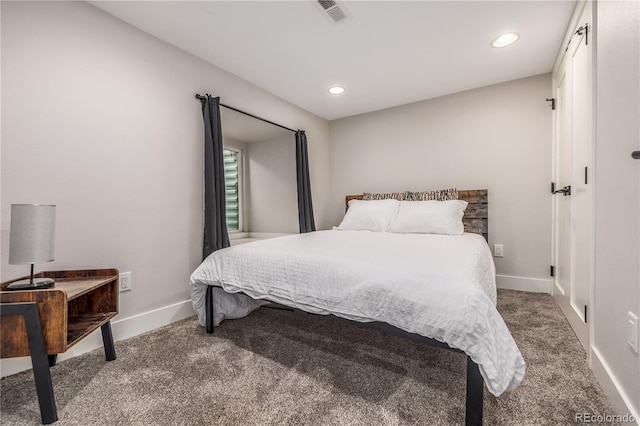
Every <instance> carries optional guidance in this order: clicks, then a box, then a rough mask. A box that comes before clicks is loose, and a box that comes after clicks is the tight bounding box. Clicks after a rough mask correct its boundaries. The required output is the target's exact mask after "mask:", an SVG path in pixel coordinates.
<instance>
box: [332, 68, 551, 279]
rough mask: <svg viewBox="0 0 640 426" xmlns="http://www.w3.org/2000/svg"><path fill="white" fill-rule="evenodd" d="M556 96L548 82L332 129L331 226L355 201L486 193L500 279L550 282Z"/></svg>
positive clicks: (434, 102)
mask: <svg viewBox="0 0 640 426" xmlns="http://www.w3.org/2000/svg"><path fill="white" fill-rule="evenodd" d="M550 94H551V77H550V75H549V74H545V75H539V76H534V77H529V78H525V79H521V80H516V81H512V82H507V83H503V84H498V85H495V86H490V87H485V88H481V89H476V90H470V91H467V92H462V93H457V94H453V95H449V96H444V97H441V98H436V99H431V100H427V101H422V102H417V103H413V104H408V105H403V106H399V107H395V108H390V109H386V110H382V111H377V112H372V113H368V114H362V115H358V116H354V117H349V118H344V119H341V120H335V121H332V122H331V175H332V182H331V206H332V207H331V219H332V221H333V223H334V224H337V223H339V221H340V219H341V218H342V216H343V214H344V196H345V195H347V194H358V193H362V192H364V191H370V192H386V191H404V190H424V189H438V188H448V187H457V188H458V189H480V188H486V189H488V190H489V239H490V243H501V244H504V253H505V255H504V258H502V259H500V258H496V259H495V260H496V267H497V272H498V274H503V275H509V276H515V277H526V278H541V279H545V280H547V279H548V275H549V264H550V249H551V196H550V194H549V186H550V176H551V109H550V108H549V106H548V103H547V102H545V98H546V97H548V96H550ZM547 288H548V283H547Z"/></svg>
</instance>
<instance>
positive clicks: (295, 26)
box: [91, 0, 576, 120]
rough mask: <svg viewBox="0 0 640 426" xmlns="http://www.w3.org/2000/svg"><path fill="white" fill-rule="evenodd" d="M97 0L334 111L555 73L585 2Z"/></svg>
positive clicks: (333, 115) (306, 104) (315, 107)
mask: <svg viewBox="0 0 640 426" xmlns="http://www.w3.org/2000/svg"><path fill="white" fill-rule="evenodd" d="M91 3H92V4H94V5H95V6H97V7H99V8H100V9H102V10H104V11H106V12H108V13H110V14H112V15H114V16H116V17H118V18H120V19H122V20H124V21H126V22H128V23H130V24H131V25H133V26H135V27H138V28H140V29H141V30H143V31H145V32H147V33H150V34H152V35H154V36H156V37H158V38H160V39H162V40H165V41H167V42H169V43H171V44H173V45H175V46H177V47H179V48H181V49H183V50H186V51H187V52H190V53H192V54H194V55H196V56H198V57H200V58H203V59H205V60H207V61H209V62H211V63H213V64H215V65H217V66H219V67H221V68H224V69H226V70H227V71H230V72H231V73H233V74H236V75H237V76H239V77H242V78H243V79H245V80H248V81H250V82H252V83H254V84H256V85H257V86H260V87H262V88H264V89H265V90H267V91H269V92H271V93H273V94H275V95H277V96H279V97H281V98H284V99H286V100H288V101H289V102H291V103H293V104H295V105H298V106H300V107H301V108H304V109H306V110H308V111H311V112H313V113H315V114H317V115H319V116H321V117H324V118H326V119H328V120H332V119H337V118H342V117H347V116H351V115H355V114H361V113H365V112H370V111H375V110H379V109H383V108H388V107H392V106H396V105H402V104H406V103H410V102H415V101H419V100H423V99H429V98H434V97H438V96H442V95H446V94H450V93H455V92H460V91H463V90H468V89H473V88H477V87H483V86H488V85H491V84H496V83H500V82H504V81H509V80H514V79H518V78H523V77H527V76H531V75H536V74H541V73H545V72H550V71H551V68H552V66H553V62H554V59H555V57H556V54H557V53H558V51H559V49H560V45H561V42H562V38H563V36H564V32H565V30H566V28H567V25H568V23H569V20H570V18H571V13H572V11H573V9H574V7H575V4H576V1H575V0H566V1H563V0H552V1H482V0H480V1H346V2H342V4H343V5H344V6H345V8H346V9H347V11H348V12H349V13H350V14H351V15H352V16H353V17H352V18H351V19H350V20H347V21H345V22H343V23H341V24H334V23H333V22H331V21H330V20H329V19H328V18H327V17H326V16H323V12H322V9H321V8H320V7H319V6H318V5H317V4H316V2H315V1H309V0H306V1H92V2H91ZM505 32H517V33H519V34H520V35H521V38H520V40H519V41H518V42H517V43H516V44H514V45H512V46H509V47H506V48H502V49H495V48H492V47H491V46H490V43H491V41H493V40H494V39H495V38H496V37H498V36H499V35H501V34H503V33H505ZM333 84H339V85H341V86H343V87H345V88H346V92H345V93H344V94H342V95H339V96H335V95H330V94H329V93H328V92H327V89H328V87H329V86H330V85H333Z"/></svg>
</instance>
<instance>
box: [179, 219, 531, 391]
mask: <svg viewBox="0 0 640 426" xmlns="http://www.w3.org/2000/svg"><path fill="white" fill-rule="evenodd" d="M209 285H211V286H216V287H219V288H220V290H217V291H216V293H215V296H214V299H215V301H216V305H215V309H216V313H217V314H218V315H216V316H217V317H218V316H221V317H226V318H234V317H240V316H243V315H246V314H248V313H249V312H250V311H251V310H253V309H254V308H255V307H256V306H258V304H259V301H272V302H277V303H280V304H283V305H286V306H290V307H293V308H298V309H301V310H304V311H306V312H310V313H315V314H333V315H336V316H339V317H342V318H346V319H349V320H354V321H360V322H370V321H380V322H385V323H387V324H390V325H392V326H394V327H397V328H400V329H402V330H405V331H407V332H410V333H416V334H419V335H421V336H425V337H429V338H432V339H435V340H438V341H440V342H444V343H446V344H447V345H449V346H450V347H452V348H456V349H459V350H462V351H463V352H465V353H466V354H467V355H468V356H470V357H471V359H472V360H473V361H474V362H475V363H476V364H478V366H479V368H480V373H481V374H482V377H483V378H484V381H485V384H486V386H487V388H488V390H489V391H490V392H491V393H492V394H494V395H496V396H499V395H500V394H502V393H503V392H505V391H508V390H511V389H514V388H515V387H517V386H518V384H519V383H520V382H521V381H522V378H523V377H524V371H525V362H524V360H523V358H522V355H521V354H520V351H519V350H518V347H517V346H516V343H515V341H514V340H513V337H512V336H511V334H510V333H509V330H508V329H507V326H506V324H505V323H504V321H503V319H502V317H501V316H500V314H499V313H498V311H497V309H496V286H495V266H494V263H493V259H492V257H491V253H490V250H489V247H488V245H487V243H486V241H485V240H484V238H483V237H482V236H480V235H477V234H462V235H432V234H392V233H384V232H369V231H338V230H331V231H318V232H311V233H306V234H299V235H291V236H286V237H279V238H274V239H268V240H261V241H256V242H253V243H247V244H242V245H239V246H235V247H229V248H226V249H222V250H218V251H216V252H214V253H212V254H211V255H210V256H209V257H208V258H207V259H205V261H203V262H202V264H201V265H200V266H199V267H198V268H197V269H196V270H195V271H194V273H193V274H192V275H191V295H192V301H193V306H194V308H195V310H196V312H197V313H198V318H199V321H200V323H201V324H204V319H205V294H206V288H207V286H209ZM238 292H242V293H244V294H246V295H248V296H250V298H249V297H246V296H242V295H234V294H233V293H238ZM238 296H240V297H238ZM252 299H253V300H252ZM254 300H255V301H254ZM256 301H258V302H256ZM218 311H222V312H218ZM217 319H218V320H220V319H221V318H217Z"/></svg>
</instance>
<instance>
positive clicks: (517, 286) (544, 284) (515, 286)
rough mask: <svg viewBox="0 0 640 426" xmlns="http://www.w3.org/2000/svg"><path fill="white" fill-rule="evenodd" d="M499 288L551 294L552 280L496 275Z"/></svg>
mask: <svg viewBox="0 0 640 426" xmlns="http://www.w3.org/2000/svg"><path fill="white" fill-rule="evenodd" d="M496 285H497V287H498V288H504V289H506V290H518V291H528V292H531V293H547V294H551V279H547V278H527V277H514V276H511V275H496Z"/></svg>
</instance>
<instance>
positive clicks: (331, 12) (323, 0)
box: [316, 0, 351, 24]
mask: <svg viewBox="0 0 640 426" xmlns="http://www.w3.org/2000/svg"><path fill="white" fill-rule="evenodd" d="M316 3H318V4H319V5H320V7H321V8H322V11H323V14H324V15H325V16H328V17H329V18H330V19H331V21H332V22H333V23H335V24H340V23H341V22H344V21H346V20H347V19H349V18H351V15H350V14H349V12H347V10H346V9H345V7H344V5H342V4H341V3H339V2H337V1H335V0H316Z"/></svg>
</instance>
